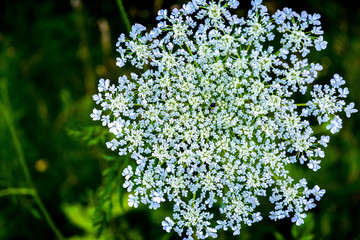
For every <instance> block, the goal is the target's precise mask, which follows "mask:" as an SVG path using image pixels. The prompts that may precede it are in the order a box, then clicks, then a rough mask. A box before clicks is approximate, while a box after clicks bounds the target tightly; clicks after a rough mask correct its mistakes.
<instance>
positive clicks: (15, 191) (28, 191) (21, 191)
mask: <svg viewBox="0 0 360 240" xmlns="http://www.w3.org/2000/svg"><path fill="white" fill-rule="evenodd" d="M7 195H35V191H34V189H32V188H7V189H3V190H0V197H5V196H7Z"/></svg>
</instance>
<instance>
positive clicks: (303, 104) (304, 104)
mask: <svg viewBox="0 0 360 240" xmlns="http://www.w3.org/2000/svg"><path fill="white" fill-rule="evenodd" d="M296 106H298V107H306V106H307V105H306V103H297V104H296Z"/></svg>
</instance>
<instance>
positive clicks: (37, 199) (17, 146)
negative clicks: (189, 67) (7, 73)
mask: <svg viewBox="0 0 360 240" xmlns="http://www.w3.org/2000/svg"><path fill="white" fill-rule="evenodd" d="M0 111H1V112H2V115H3V117H4V120H5V122H6V124H7V125H8V127H9V130H10V135H11V137H12V140H13V142H14V145H15V149H16V152H17V155H18V157H19V162H20V165H21V168H22V170H23V172H24V175H25V179H26V182H27V184H28V185H29V187H30V189H29V188H9V189H5V190H2V191H1V192H0V196H1V193H2V194H3V195H4V194H5V195H9V194H10V193H11V192H12V194H30V195H33V197H34V200H35V202H36V204H37V205H38V207H39V209H40V211H41V213H42V214H43V216H44V218H45V220H46V222H47V223H48V224H49V226H50V228H51V229H52V230H53V231H54V233H55V235H56V237H57V238H58V239H60V240H64V239H65V238H64V237H63V235H62V234H61V232H60V231H59V229H58V228H57V227H56V225H55V223H54V222H53V220H52V219H51V216H50V214H49V212H48V211H47V210H46V208H45V206H44V204H43V202H42V201H41V198H40V196H39V193H38V192H37V191H36V188H35V185H34V184H33V182H32V180H31V176H30V172H29V169H28V167H27V165H26V162H25V157H24V152H23V150H22V147H21V144H20V141H19V139H18V136H17V135H16V131H15V127H14V125H13V122H12V121H11V118H10V115H9V113H8V111H7V109H6V107H5V106H4V105H3V104H2V103H1V102H0Z"/></svg>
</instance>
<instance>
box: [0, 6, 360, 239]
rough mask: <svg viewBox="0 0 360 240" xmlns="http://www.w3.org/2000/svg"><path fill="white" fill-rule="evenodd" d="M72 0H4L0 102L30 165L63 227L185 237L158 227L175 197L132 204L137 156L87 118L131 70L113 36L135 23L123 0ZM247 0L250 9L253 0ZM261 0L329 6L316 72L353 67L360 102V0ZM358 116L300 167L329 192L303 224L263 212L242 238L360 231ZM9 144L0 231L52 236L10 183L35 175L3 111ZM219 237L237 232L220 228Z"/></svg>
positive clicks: (84, 233)
mask: <svg viewBox="0 0 360 240" xmlns="http://www.w3.org/2000/svg"><path fill="white" fill-rule="evenodd" d="M71 2H72V5H71V4H70V2H69V1H40V0H38V1H36V0H29V1H10V0H4V1H2V2H1V3H0V6H1V7H0V103H1V105H2V106H4V108H5V109H6V111H7V113H8V114H9V117H10V119H11V122H12V125H13V126H14V130H15V133H16V135H17V136H18V139H19V145H20V147H21V149H22V150H23V153H24V159H25V161H26V164H27V166H28V169H29V175H30V176H31V178H32V181H33V183H34V185H35V188H36V189H37V191H38V193H39V196H40V197H41V199H42V201H43V203H44V206H45V207H46V209H47V211H48V212H49V214H50V216H51V217H52V219H53V220H54V222H55V225H56V226H58V228H59V229H60V231H61V232H62V233H63V234H64V235H65V237H66V238H69V239H96V236H99V237H100V238H99V239H121V240H122V239H134V240H139V239H164V240H165V239H178V236H176V235H174V234H167V233H166V232H164V231H163V230H162V227H161V221H162V219H164V218H165V217H166V216H169V215H170V214H169V211H171V209H169V208H168V206H166V205H164V206H163V207H162V208H160V209H158V210H157V211H150V210H148V209H146V208H145V207H140V206H139V209H133V208H129V207H128V205H127V196H128V195H127V193H126V191H124V190H123V188H122V183H123V178H122V176H121V172H122V169H123V168H124V167H125V166H127V165H128V164H130V163H131V160H130V159H128V158H119V157H118V156H117V155H116V153H114V152H111V151H109V150H108V149H106V147H105V142H106V141H107V140H109V139H110V138H111V135H109V134H108V133H106V130H105V129H104V128H102V127H99V126H98V125H97V124H95V123H94V124H93V123H92V121H91V119H90V117H89V115H90V114H91V112H92V108H93V107H94V105H93V101H92V98H91V95H92V94H95V92H96V81H97V79H99V78H100V77H103V78H109V79H111V81H112V82H113V83H115V82H116V80H117V77H118V76H119V75H121V74H126V73H127V72H128V71H129V69H119V68H117V67H116V66H115V58H116V56H117V53H116V51H115V49H114V46H115V42H116V39H117V37H118V35H119V34H120V33H121V32H124V31H126V29H127V27H126V26H125V25H123V24H122V23H123V20H122V17H121V16H120V14H119V8H118V6H117V4H116V0H111V1H110V0H106V1H102V2H91V1H84V2H83V3H81V1H78V2H79V3H81V4H80V5H76V4H75V5H74V3H76V2H77V1H71ZM184 2H185V1H176V0H169V1H158V0H154V1H147V2H146V3H145V4H143V1H124V9H125V10H126V12H127V14H128V16H129V18H130V22H132V23H135V22H140V23H142V24H144V25H146V26H148V27H151V25H154V24H155V22H154V19H155V17H156V14H155V13H156V10H158V9H159V8H167V9H170V7H171V6H175V5H174V4H182V3H184ZM240 2H241V5H240V6H241V7H243V8H246V7H247V6H248V5H249V2H250V1H245V0H241V1H240ZM264 2H265V4H266V5H267V6H268V8H269V10H270V11H274V10H275V9H277V8H282V7H291V8H293V9H294V10H296V11H301V10H307V11H308V12H318V13H320V14H321V16H322V18H321V19H322V21H323V22H324V23H325V25H324V30H325V38H326V40H327V41H328V42H329V43H328V49H327V50H326V51H324V52H323V53H319V54H317V55H314V56H313V59H312V60H313V61H318V62H320V63H321V64H322V65H323V66H324V70H323V71H322V73H321V76H320V79H319V81H325V80H326V81H327V79H329V78H330V77H329V76H332V75H333V74H334V73H336V72H338V73H339V74H340V75H342V76H344V78H345V79H346V81H347V87H348V88H349V89H350V99H349V101H353V102H355V105H356V107H357V108H359V106H360V95H359V92H360V84H358V79H359V78H360V68H359V66H360V14H357V13H358V12H359V11H360V6H359V4H358V3H355V4H354V3H352V4H346V3H344V2H343V1H335V0H307V1H279V0H268V1H264ZM139 3H141V4H139ZM100 20H101V21H100ZM100 22H101V23H102V24H103V25H100V24H99V23H100ZM104 24H105V25H104ZM104 26H108V30H106V29H107V28H106V27H104ZM359 122H360V114H356V115H354V117H353V118H352V119H347V120H345V121H344V124H343V125H344V128H343V130H342V131H341V133H340V134H338V135H335V136H331V137H332V141H331V144H330V146H329V147H328V148H327V151H326V157H325V159H324V160H323V162H322V165H321V166H322V168H321V169H320V170H319V171H318V172H317V173H316V174H313V173H310V172H309V171H306V170H303V169H301V168H298V169H291V170H292V171H294V172H296V173H297V174H298V177H299V178H300V177H301V176H302V175H303V174H311V178H309V179H312V180H311V181H310V182H309V184H310V185H313V184H318V185H319V186H321V188H324V189H326V191H327V192H326V194H325V196H324V198H323V199H322V201H321V202H319V203H317V204H318V207H317V208H316V209H315V210H314V211H312V214H309V215H308V217H307V219H306V221H305V224H304V225H303V226H300V227H296V226H293V225H291V224H290V223H289V222H288V221H279V222H270V221H269V220H268V219H265V218H266V217H264V222H261V223H259V224H255V225H254V226H251V227H245V226H244V228H243V229H242V233H241V235H240V237H239V239H278V240H283V239H301V240H306V239H309V240H310V239H360V231H359V229H358V226H360V210H359V208H358V204H359V201H360V190H359V189H360V161H359V159H360V146H359V141H360V127H359V124H358V123H359ZM321 130H322V129H319V131H321ZM0 146H1V147H0V193H2V194H0V204H1V211H0V239H55V238H56V237H55V234H54V232H53V231H52V230H51V228H50V227H49V225H48V224H46V220H45V218H44V215H43V213H42V212H41V210H40V208H39V206H38V205H37V204H36V201H35V200H34V197H33V196H32V194H19V193H21V191H20V192H19V191H18V192H17V194H15V192H16V191H15V192H11V190H9V189H24V188H26V189H28V188H30V187H32V186H29V185H28V183H27V180H26V176H25V175H24V172H23V170H22V167H21V164H20V161H19V160H20V159H19V154H18V150H17V147H16V145H15V144H14V141H13V140H12V136H11V131H10V129H9V126H8V124H7V123H6V119H5V118H4V115H3V113H0ZM4 193H6V194H4ZM22 193H26V191H25V192H22ZM93 223H95V226H94V225H93ZM101 232H102V234H101V235H100V233H101ZM219 239H234V238H233V236H232V235H231V234H228V233H221V234H220V235H219Z"/></svg>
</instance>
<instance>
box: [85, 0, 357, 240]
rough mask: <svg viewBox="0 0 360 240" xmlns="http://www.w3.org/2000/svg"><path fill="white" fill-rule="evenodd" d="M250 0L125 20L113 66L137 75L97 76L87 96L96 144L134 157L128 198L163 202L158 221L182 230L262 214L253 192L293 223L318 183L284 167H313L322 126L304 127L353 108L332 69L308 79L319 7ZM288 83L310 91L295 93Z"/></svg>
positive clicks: (198, 1) (319, 40)
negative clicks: (329, 75) (99, 132)
mask: <svg viewBox="0 0 360 240" xmlns="http://www.w3.org/2000/svg"><path fill="white" fill-rule="evenodd" d="M261 2H262V1H261V0H254V1H252V8H251V10H249V12H248V16H247V18H239V17H237V16H235V15H232V14H231V13H230V11H229V8H237V6H238V5H239V3H238V1H236V0H219V1H210V0H193V1H191V2H189V3H187V4H185V5H184V6H183V8H182V9H174V10H173V11H172V12H171V14H168V12H167V11H166V10H160V11H159V14H158V17H157V20H158V21H159V23H158V25H157V27H155V28H154V29H152V30H151V31H148V32H146V31H145V30H146V29H145V27H143V26H141V25H140V24H135V25H134V26H133V27H132V31H131V33H130V38H129V39H127V38H125V36H124V35H121V36H120V38H119V40H118V43H117V49H118V52H119V53H120V57H118V58H117V65H118V66H119V67H122V66H124V65H125V64H127V63H129V64H131V65H133V66H134V67H136V68H138V69H140V70H139V73H138V74H136V73H132V74H131V75H130V76H122V77H120V78H119V80H118V84H116V85H112V84H110V81H109V80H104V79H101V80H100V83H99V88H98V90H99V93H98V94H96V95H94V101H95V102H96V103H97V104H99V105H100V110H98V109H94V111H93V113H92V114H91V117H92V118H93V119H94V120H95V121H101V122H102V124H103V125H104V126H107V127H108V128H109V131H110V132H111V133H113V134H114V136H115V137H114V139H113V140H112V141H110V142H108V143H107V147H108V148H110V149H112V150H116V151H118V153H119V155H129V156H131V158H132V159H133V160H134V162H133V164H131V165H130V166H127V167H126V168H125V169H124V171H123V173H122V174H123V176H124V178H125V179H124V181H125V183H124V184H123V187H125V188H126V189H127V190H128V191H129V192H131V195H129V206H134V207H137V206H138V204H140V203H142V204H148V205H149V207H150V208H151V209H152V208H154V209H156V208H158V207H160V205H161V204H162V203H163V202H165V201H167V202H171V203H173V216H172V217H166V218H165V220H164V221H163V222H162V225H163V228H164V230H165V231H167V232H170V231H171V230H173V231H176V232H177V233H178V234H179V235H180V236H184V237H185V238H186V239H193V236H194V235H196V236H197V238H199V239H205V238H208V237H216V236H217V231H218V230H219V229H223V230H232V231H233V234H234V235H237V234H240V229H241V226H242V225H243V224H246V225H252V224H253V223H255V222H258V221H261V220H262V219H263V216H262V213H260V212H258V211H257V206H258V205H259V204H260V203H259V199H260V198H263V197H267V198H268V199H269V201H270V202H271V203H272V204H273V205H274V210H273V211H271V212H270V214H269V217H270V218H271V219H272V220H275V221H276V220H279V219H283V218H286V217H289V218H291V220H292V221H293V222H295V223H296V224H297V225H300V224H302V223H303V222H304V218H305V217H306V213H305V211H307V210H309V209H311V208H314V207H315V206H316V204H315V203H314V202H315V200H316V201H319V200H320V198H321V197H322V196H323V195H324V193H325V190H321V189H320V188H319V186H317V185H316V186H315V187H313V188H308V187H307V181H306V180H305V179H301V180H300V181H299V182H294V179H293V178H292V177H291V175H290V173H289V171H288V169H287V165H289V164H295V163H297V162H298V163H300V164H305V165H306V166H308V167H309V168H310V169H312V170H314V171H317V170H318V169H319V168H320V162H321V160H320V159H321V158H323V157H324V151H323V148H325V147H326V146H327V143H328V142H329V136H328V135H319V134H315V133H314V131H313V128H312V125H315V124H317V123H318V124H326V128H327V129H328V130H329V131H330V132H331V133H333V134H334V133H336V132H338V131H339V130H340V129H341V127H342V120H341V118H340V116H339V115H338V113H340V112H343V111H344V112H345V113H346V115H347V117H350V115H351V114H352V113H355V112H357V110H356V109H354V103H350V104H348V105H347V104H346V103H345V101H344V99H345V98H346V95H347V94H348V92H349V91H348V89H347V88H343V85H344V83H345V81H344V80H343V79H342V77H340V76H339V75H338V74H335V75H334V78H333V79H331V80H330V85H326V84H325V85H319V84H316V85H312V83H313V82H314V80H315V78H316V77H317V74H318V71H320V70H321V69H322V67H321V65H319V64H317V63H310V62H309V61H308V59H307V58H306V56H307V55H308V53H309V52H310V49H314V48H315V50H318V51H320V50H322V49H325V48H326V44H327V43H326V42H325V41H324V40H323V37H322V36H321V35H322V34H323V31H322V30H321V26H320V21H319V18H320V15H318V14H308V13H306V12H301V14H298V13H296V12H293V11H292V10H291V9H289V8H285V9H283V10H282V11H280V10H278V11H277V12H276V13H275V14H273V15H272V16H270V15H269V14H268V12H267V9H266V7H265V6H263V5H261ZM277 46H280V47H277ZM308 88H310V90H308ZM296 92H299V93H301V94H302V95H303V98H304V99H306V96H309V97H311V98H310V99H309V100H306V101H305V102H304V103H296V102H295V100H293V98H292V96H293V94H294V93H296ZM314 117H315V118H314ZM312 118H314V119H317V122H313V120H310V119H312ZM119 161H121V159H119Z"/></svg>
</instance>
